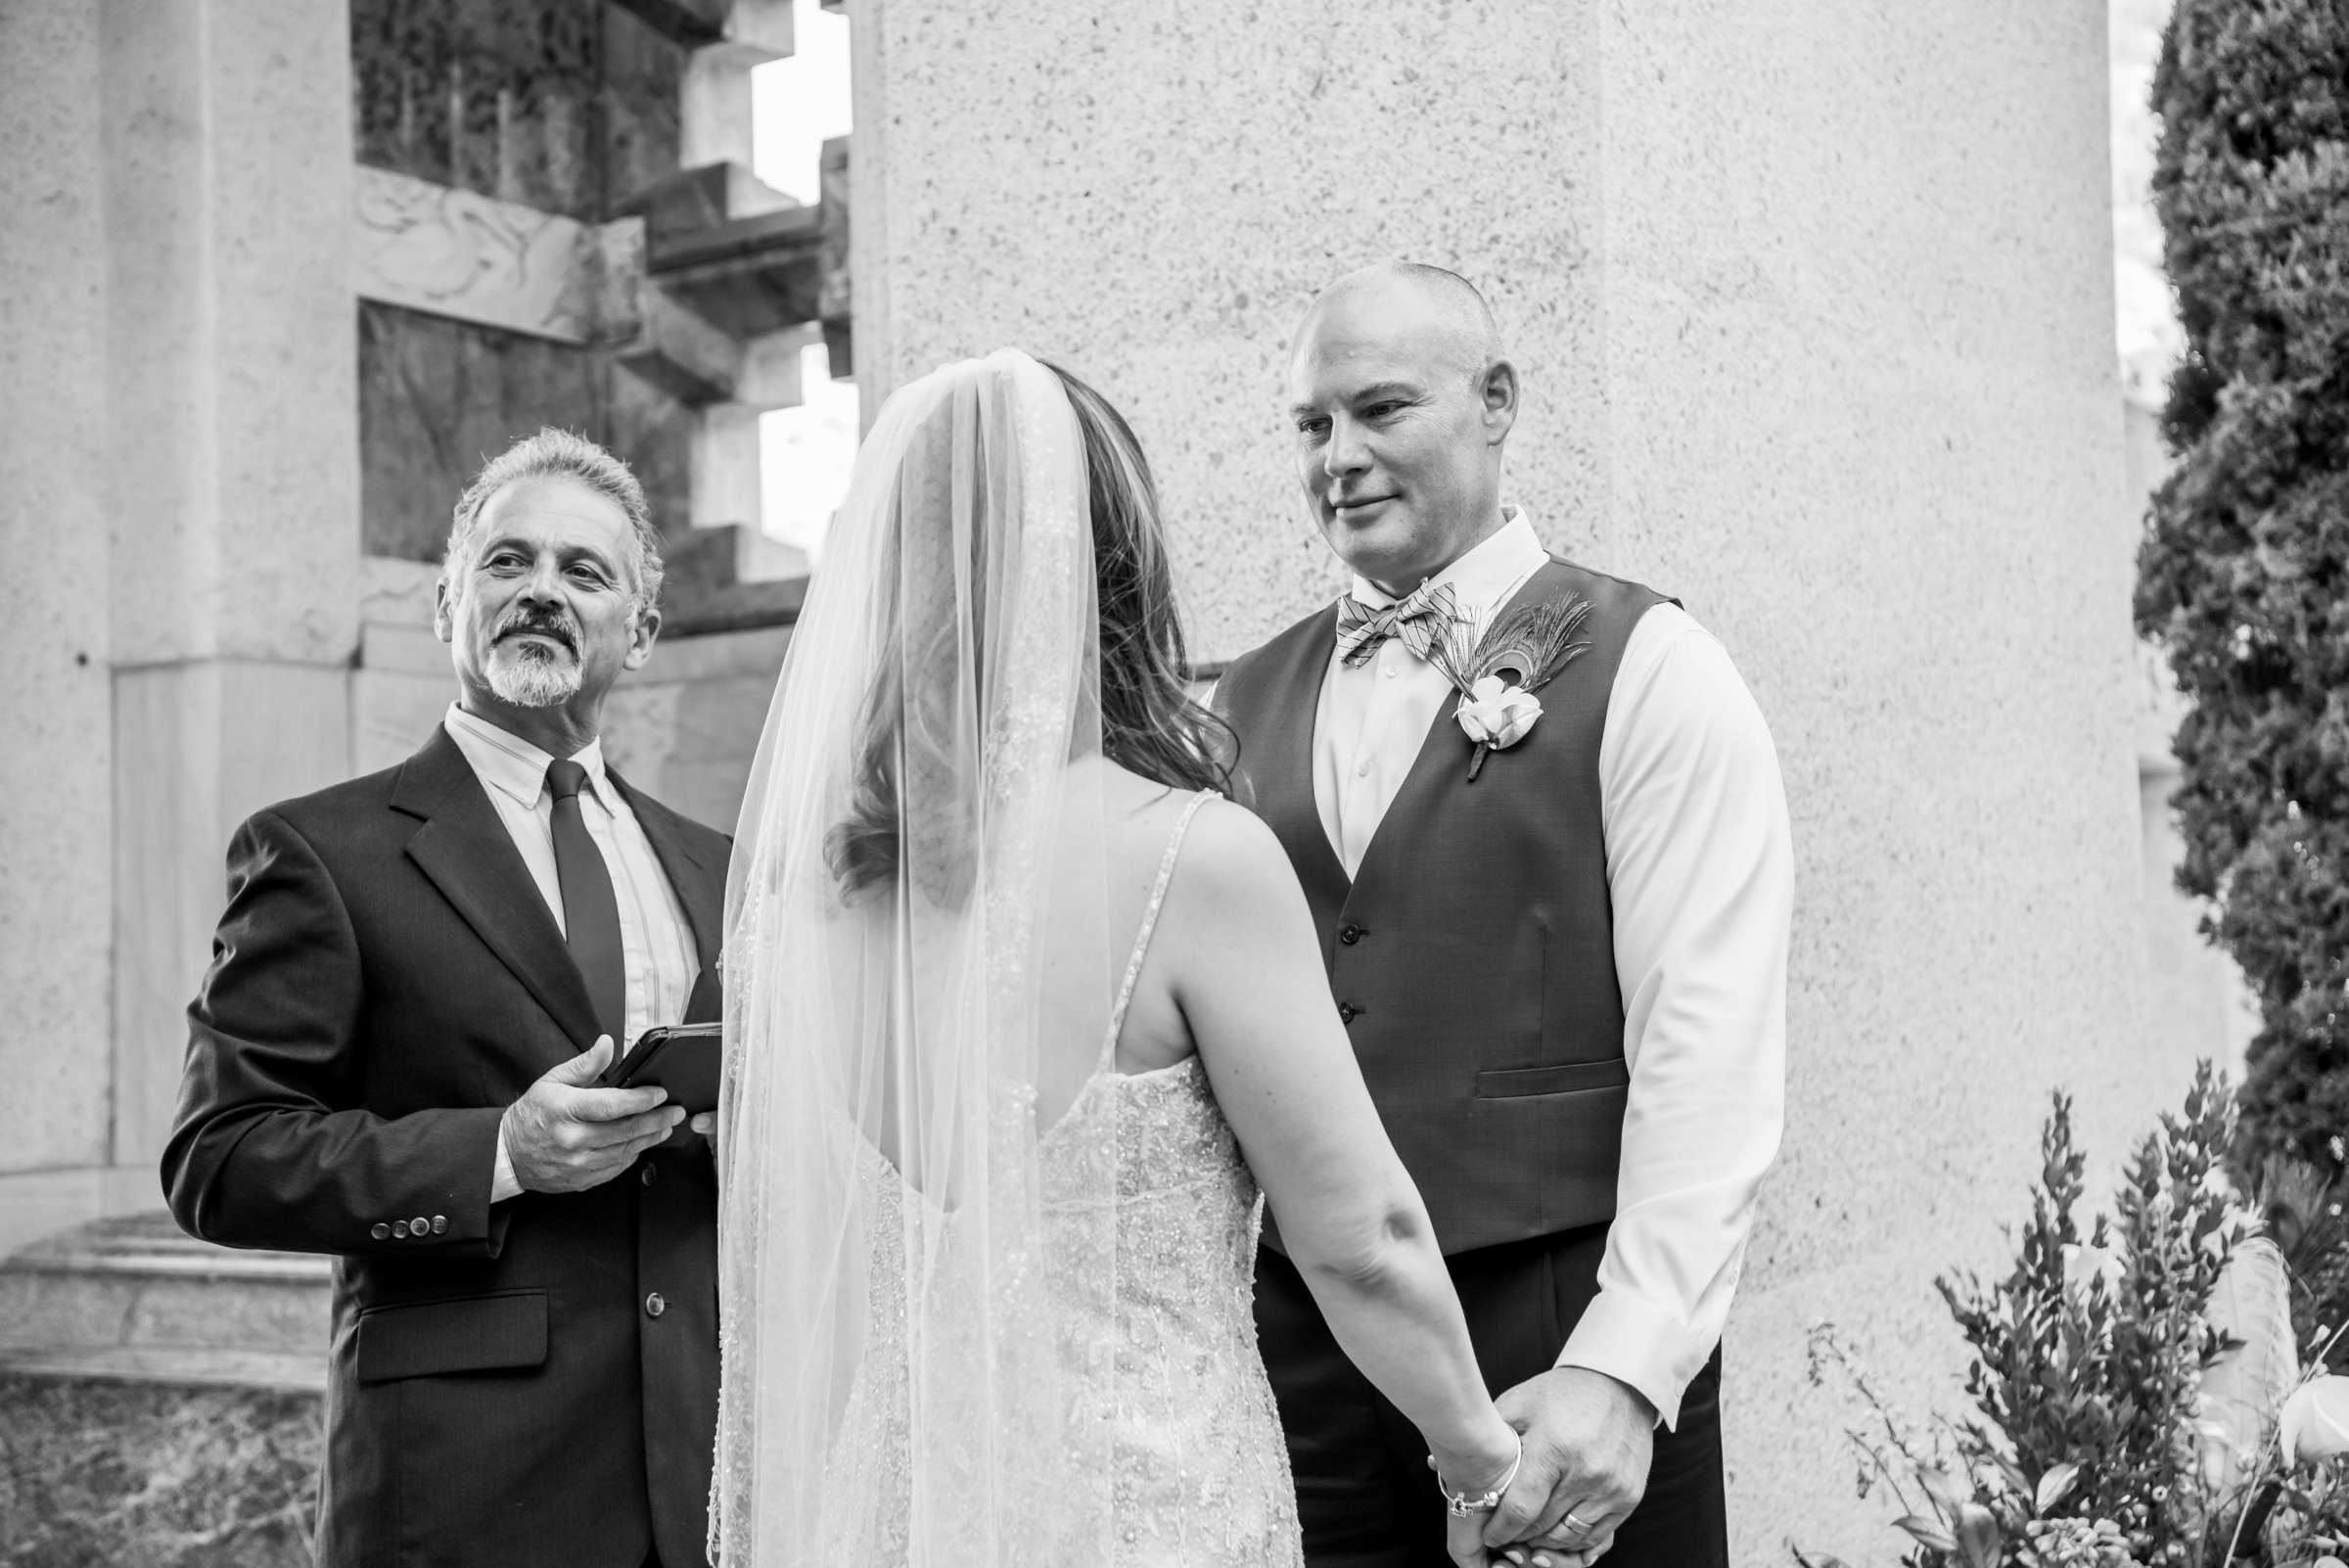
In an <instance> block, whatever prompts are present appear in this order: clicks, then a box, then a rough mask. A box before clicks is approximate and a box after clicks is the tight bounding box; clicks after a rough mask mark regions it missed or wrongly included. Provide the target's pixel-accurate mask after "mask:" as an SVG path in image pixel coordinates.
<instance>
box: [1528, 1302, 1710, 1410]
mask: <svg viewBox="0 0 2349 1568" xmlns="http://www.w3.org/2000/svg"><path fill="white" fill-rule="evenodd" d="M1694 1339H1695V1336H1694V1335H1692V1334H1691V1333H1690V1332H1689V1331H1688V1325H1687V1324H1685V1323H1683V1322H1681V1319H1680V1317H1679V1316H1678V1315H1677V1314H1673V1313H1669V1312H1666V1311H1664V1310H1663V1309H1661V1308H1659V1307H1656V1306H1653V1305H1652V1304H1650V1303H1648V1302H1644V1301H1641V1300H1639V1299H1638V1298H1637V1297H1635V1296H1629V1295H1626V1294H1624V1293H1623V1292H1621V1291H1610V1290H1602V1291H1600V1292H1599V1293H1598V1294H1597V1295H1596V1296H1595V1297H1593V1298H1592V1299H1591V1302H1590V1305H1589V1306H1588V1307H1586V1308H1584V1309H1583V1317H1582V1321H1580V1322H1578V1323H1576V1324H1575V1325H1574V1332H1573V1333H1571V1334H1569V1335H1567V1336H1566V1348H1565V1349H1564V1350H1562V1351H1560V1352H1559V1353H1558V1360H1557V1364H1558V1365H1560V1366H1582V1367H1587V1368H1589V1370H1591V1371H1593V1372H1604V1373H1605V1374H1606V1375H1607V1376H1609V1377H1611V1378H1613V1379H1615V1381H1617V1382H1618V1383H1621V1384H1623V1385H1624V1386H1625V1387H1627V1388H1630V1389H1632V1390H1634V1391H1635V1392H1636V1393H1638V1394H1640V1395H1641V1396H1643V1397H1644V1398H1645V1399H1646V1400H1647V1402H1648V1404H1650V1405H1653V1406H1654V1407H1656V1420H1657V1423H1658V1424H1659V1425H1662V1426H1668V1427H1674V1428H1676V1429H1677V1427H1678V1425H1679V1423H1680V1419H1681V1395H1683V1394H1685V1393H1687V1392H1688V1384H1689V1383H1690V1382H1691V1381H1692V1380H1693V1379H1694V1378H1695V1376H1696V1374H1697V1373H1698V1372H1700V1371H1702V1370H1703V1369H1704V1365H1705V1358H1707V1357H1708V1356H1711V1355H1712V1354H1713V1347H1712V1345H1711V1344H1709V1343H1708V1344H1705V1345H1702V1346H1699V1345H1697V1344H1695V1343H1694Z"/></svg>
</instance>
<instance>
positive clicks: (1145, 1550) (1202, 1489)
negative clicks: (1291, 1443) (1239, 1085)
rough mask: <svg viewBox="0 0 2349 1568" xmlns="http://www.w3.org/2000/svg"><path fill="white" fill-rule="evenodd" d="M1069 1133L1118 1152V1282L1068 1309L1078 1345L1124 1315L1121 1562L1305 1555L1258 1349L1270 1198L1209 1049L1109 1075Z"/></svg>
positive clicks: (1106, 1405) (1137, 1565)
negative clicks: (1233, 1122)
mask: <svg viewBox="0 0 2349 1568" xmlns="http://www.w3.org/2000/svg"><path fill="white" fill-rule="evenodd" d="M1080 1118H1082V1120H1080ZM1064 1129H1065V1130H1067V1132H1068V1134H1069V1136H1068V1137H1067V1138H1065V1139H1063V1138H1060V1137H1056V1138H1055V1139H1054V1141H1055V1142H1066V1143H1074V1142H1077V1141H1080V1140H1089V1139H1092V1138H1100V1139H1102V1140H1103V1141H1105V1142H1110V1143H1114V1146H1115V1151H1116V1152H1115V1157H1116V1159H1117V1162H1118V1168H1117V1198H1116V1200H1115V1202H1116V1213H1115V1215H1114V1216H1113V1217H1110V1218H1111V1220H1112V1221H1113V1222H1114V1225H1115V1234H1116V1246H1117V1250H1118V1268H1117V1274H1116V1279H1117V1288H1116V1290H1115V1292H1114V1293H1113V1294H1112V1295H1111V1296H1110V1297H1108V1298H1107V1299H1090V1300H1088V1299H1082V1298H1076V1299H1071V1298H1067V1297H1064V1298H1063V1300H1062V1303H1061V1305H1062V1308H1063V1310H1064V1311H1065V1312H1067V1313H1068V1314H1070V1316H1071V1318H1072V1321H1071V1323H1070V1324H1069V1325H1068V1326H1069V1328H1070V1329H1071V1330H1072V1331H1073V1334H1072V1337H1073V1338H1074V1339H1076V1340H1079V1341H1084V1342H1094V1341H1096V1340H1097V1339H1098V1336H1097V1335H1096V1334H1093V1333H1091V1332H1089V1331H1088V1326H1087V1321H1086V1320H1087V1319H1090V1320H1091V1322H1092V1325H1093V1326H1098V1325H1099V1323H1100V1322H1101V1320H1103V1319H1109V1320H1113V1321H1114V1335H1113V1337H1112V1343H1114V1344H1115V1345H1116V1347H1117V1349H1116V1365H1115V1368H1114V1371H1113V1374H1112V1376H1111V1378H1110V1379H1109V1382H1108V1385H1107V1387H1106V1388H1098V1387H1097V1390H1096V1392H1097V1395H1098V1396H1099V1397H1101V1398H1102V1405H1101V1407H1100V1409H1099V1411H1098V1412H1097V1413H1098V1418H1102V1419H1106V1420H1108V1421H1109V1422H1111V1423H1112V1430H1113V1432H1114V1434H1115V1436H1114V1447H1113V1457H1112V1474H1111V1475H1110V1477H1109V1482H1110V1488H1111V1505H1112V1527H1113V1529H1114V1531H1115V1538H1114V1542H1113V1547H1114V1553H1113V1557H1112V1561H1113V1562H1115V1563H1117V1564H1119V1565H1120V1568H1160V1565H1167V1568H1172V1565H1174V1564H1185V1565H1195V1568H1274V1565H1278V1568H1289V1565H1293V1564H1299V1563H1301V1562H1302V1561H1303V1557H1302V1555H1301V1548H1300V1546H1299V1538H1298V1528H1297V1499H1296V1492H1295V1485H1294V1483H1293V1482H1292V1480H1291V1479H1290V1475H1289V1455H1288V1449H1287V1446H1286V1444H1285V1442H1284V1440H1283V1438H1282V1436H1281V1429H1280V1417H1279V1414H1278V1413H1277V1411H1276V1410H1275V1409H1274V1407H1273V1404H1272V1389H1271V1385H1270V1384H1269V1383H1268V1382H1267V1380H1266V1377H1265V1366H1264V1360H1263V1358H1262V1357H1261V1355H1260V1354H1259V1352H1258V1350H1257V1343H1256V1316H1255V1278H1256V1242H1257V1232H1258V1230H1259V1228H1260V1226H1261V1223H1262V1221H1261V1216H1262V1211H1263V1199H1262V1198H1261V1197H1260V1196H1259V1195H1258V1193H1257V1189H1256V1182H1255V1180H1254V1179H1253V1178H1252V1177H1251V1176H1249V1174H1248V1168H1247V1166H1246V1165H1245V1164H1243V1163H1242V1162H1241V1159H1240V1152H1239V1146H1238V1145H1237V1143H1235V1142H1234V1141H1233V1138H1232V1135H1231V1129H1230V1128H1229V1127H1228V1126H1227V1125H1225V1123H1224V1121H1223V1116H1222V1113H1221V1111H1219V1110H1218V1109H1217V1108H1216V1101H1215V1096H1214V1094H1213V1093H1212V1092H1211V1091H1210V1089H1209V1087H1208V1082H1207V1074H1206V1073H1205V1072H1204V1071H1203V1070H1202V1069H1201V1067H1200V1063H1199V1058H1198V1057H1197V1056H1192V1057H1189V1058H1186V1059H1185V1060H1183V1061H1181V1062H1178V1063H1176V1064H1174V1066H1172V1067H1169V1068H1165V1069H1162V1070H1160V1071H1158V1072H1154V1073H1142V1074H1133V1075H1119V1074H1116V1073H1111V1074H1107V1075H1104V1076H1103V1077H1101V1078H1098V1079H1096V1080H1095V1081H1094V1083H1093V1084H1092V1085H1090V1086H1088V1088H1087V1089H1086V1091H1085V1095H1084V1097H1083V1098H1082V1100H1081V1101H1080V1103H1079V1104H1078V1105H1077V1106H1075V1107H1073V1108H1072V1111H1071V1115H1070V1118H1069V1119H1068V1120H1065V1121H1063V1122H1062V1123H1061V1124H1060V1126H1059V1127H1056V1128H1055V1129H1054V1130H1053V1131H1054V1133H1055V1134H1060V1133H1061V1132H1062V1131H1063V1130H1064ZM1050 1152H1051V1151H1050V1150H1049V1149H1048V1150H1047V1153H1050ZM1052 1170H1053V1166H1052V1165H1051V1164H1050V1163H1047V1165H1046V1167H1045V1172H1046V1183H1047V1185H1046V1192H1047V1197H1046V1202H1047V1204H1048V1205H1049V1204H1050V1202H1051V1199H1050V1195H1049V1194H1050V1180H1051V1173H1052ZM1087 1190H1091V1189H1089V1188H1088V1189H1087ZM1050 1212H1051V1214H1052V1220H1053V1222H1054V1228H1055V1229H1060V1228H1062V1227H1063V1226H1065V1227H1066V1228H1067V1230H1068V1231H1069V1232H1070V1233H1071V1234H1072V1235H1073V1236H1082V1235H1089V1234H1091V1233H1093V1230H1094V1221H1095V1219H1096V1218H1097V1217H1093V1216H1089V1215H1087V1214H1086V1213H1084V1212H1083V1209H1082V1208H1081V1207H1080V1208H1072V1209H1056V1210H1052V1211H1050ZM1080 1245H1082V1242H1081V1243H1080Z"/></svg>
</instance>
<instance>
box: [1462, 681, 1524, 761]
mask: <svg viewBox="0 0 2349 1568" xmlns="http://www.w3.org/2000/svg"><path fill="white" fill-rule="evenodd" d="M1541 716H1542V699H1541V698H1539V697H1537V696H1535V695H1534V694H1533V693H1532V692H1530V691H1527V690H1526V689H1525V688H1524V687H1522V686H1512V685H1509V684H1508V683H1507V682H1505V681H1503V680H1502V679H1501V678H1500V677H1499V676H1498V675H1487V676H1486V677H1485V678H1484V679H1482V680H1480V681H1478V682H1477V683H1476V684H1475V685H1474V686H1472V687H1470V688H1469V690H1468V695H1467V696H1466V697H1464V698H1462V699H1461V700H1460V728H1462V729H1464V730H1466V731H1467V732H1468V738H1469V739H1470V740H1472V741H1475V742H1476V743H1477V744H1479V745H1480V746H1490V747H1492V748H1493V749H1494V750H1495V751H1506V750H1507V749H1508V748H1509V747H1511V746H1514V745H1516V744H1517V743H1518V742H1519V741H1521V740H1523V739H1525V735H1526V731H1528V730H1530V729H1532V728H1533V727H1534V720H1535V719H1537V718H1540V717H1541Z"/></svg>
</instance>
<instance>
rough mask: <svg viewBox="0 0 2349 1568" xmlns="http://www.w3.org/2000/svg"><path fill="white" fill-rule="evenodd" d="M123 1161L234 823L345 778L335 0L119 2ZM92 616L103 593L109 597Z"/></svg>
mask: <svg viewBox="0 0 2349 1568" xmlns="http://www.w3.org/2000/svg"><path fill="white" fill-rule="evenodd" d="M96 9H98V10H99V11H100V14H101V16H102V18H103V27H104V37H103V45H104V80H103V89H104V99H105V111H106V113H105V121H106V127H107V128H106V132H105V138H104V143H103V159H104V172H105V178H104V193H105V219H106V242H107V267H106V270H105V280H106V285H105V294H104V305H103V312H102V314H101V316H100V317H99V319H100V320H101V321H102V323H103V327H104V331H105V335H106V367H107V383H106V391H107V398H106V410H105V419H104V439H105V440H106V442H107V456H106V461H105V463H104V465H103V466H104V469H105V473H106V477H107V487H106V492H105V498H106V507H107V512H108V516H109V518H110V520H111V525H112V530H111V547H112V552H113V554H112V569H111V572H110V584H111V589H112V592H111V597H110V600H108V601H102V603H108V604H110V605H111V612H112V635H113V642H114V647H113V660H114V665H115V686H114V699H115V701H114V708H115V721H114V731H115V736H114V739H115V784H114V792H115V803H114V805H115V843H116V845H117V849H118V854H117V856H116V861H115V986H114V1056H115V1062H114V1079H115V1102H114V1127H113V1146H112V1150H111V1158H112V1160H113V1161H114V1162H115V1163H116V1164H117V1165H122V1166H129V1167H134V1168H135V1167H137V1166H140V1165H144V1164H147V1163H149V1162H151V1161H152V1160H153V1158H154V1157H155V1155H156V1154H157V1153H158V1152H160V1150H161V1141H162V1134H163V1130H164V1126H165V1121H166V1118H167V1117H168V1114H169V1110H170V1106H171V1102H172V1098H173V1094H174V1091H175V1087H176V1083H177V1076H178V1064H179V1058H180V1053H181V1050H182V1047H183V1045H184V1043H185V1025H184V1022H183V1020H182V1017H181V1015H182V1012H183V1010H184V1009H185V1007H186V1005H187V1000H188V997H189V996H190V995H191V994H192V993H193V992H194V989H195V986H196V983H197V981H198V979H199V978H200V977H201V975H202V973H203V970H204V965H205V962H206V960H207V957H208V953H209V937H210V931H211V926H212V923H213V921H214V920H215V919H217V917H218V915H219V909H220V899H221V892H222V887H221V858H220V855H221V848H222V846H223V845H224V844H225V843H226V842H227V834H228V831H229V829H230V828H231V827H232V826H233V825H234V824H235V823H236V821H237V820H238V819H240V818H241V817H243V816H244V815H246V814H247V813H248V812H250V811H252V810H253V809H254V808H255V807H259V806H262V805H265V804H267V803H268V802H269V801H271V800H273V799H277V798H280V797H282V796H285V795H289V794H293V793H296V792H298V791H301V790H306V789H312V788H315V787H317V786H319V785H321V784H324V783H327V782H330V781H332V780H334V779H336V778H339V777H342V776H343V775H344V767H345V761H346V759H347V756H348V751H349V742H348V738H347V736H348V725H349V719H348V700H347V696H346V688H347V685H348V668H347V667H348V665H349V661H350V657H351V654H352V651H353V648H354V646H355V644H356V639H357V605H358V578H357V573H358V556H359V524H358V453H357V440H358V422H357V394H356V374H355V364H356V339H355V326H354V316H353V304H352V299H351V281H350V275H351V267H350V237H351V233H352V221H351V218H350V211H351V206H352V165H351V146H350V134H349V126H350V44H349V36H348V32H347V22H346V19H345V8H344V7H342V6H339V5H327V6H304V7H296V8H293V9H291V10H287V9H283V8H278V9H256V8H254V7H252V6H246V5H238V4H231V3H227V0H197V3H190V4H184V5H171V6H155V5H149V4H145V3H143V0H109V3H108V4H106V5H104V6H103V7H99V8H96ZM92 608H93V610H96V609H97V608H98V605H96V604H94V605H93V607H92Z"/></svg>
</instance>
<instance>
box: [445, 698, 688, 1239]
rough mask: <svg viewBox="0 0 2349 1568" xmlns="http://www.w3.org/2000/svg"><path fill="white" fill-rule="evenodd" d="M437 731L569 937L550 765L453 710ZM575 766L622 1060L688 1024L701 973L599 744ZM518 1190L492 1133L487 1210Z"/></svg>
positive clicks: (671, 894) (679, 908) (672, 898)
mask: <svg viewBox="0 0 2349 1568" xmlns="http://www.w3.org/2000/svg"><path fill="white" fill-rule="evenodd" d="M443 722H444V723H445V724H446V725H447V727H448V738H449V739H450V740H453V741H455V742H456V743H457V750H458V751H460V752H463V753H464V754H465V761H468V762H470V763H472V764H473V771H474V774H475V776H477V777H478V778H480V779H481V781H482V783H483V785H484V788H485V789H486V790H487V792H488V796H489V804H490V805H491V806H493V807H496V808H497V816H498V820H499V821H501V822H503V823H504V824H505V825H506V833H507V836H508V837H510V838H512V839H513V841H514V848H515V849H517V850H519V851H521V852H522V863H523V864H524V865H526V866H528V867H530V880H531V881H532V882H534V883H536V884H537V886H538V896H539V897H540V898H542V899H545V900H546V907H547V910H548V912H549V913H551V914H552V915H553V916H554V917H555V926H556V929H558V930H561V931H563V932H564V935H565V936H566V937H568V936H569V935H570V931H569V927H568V925H567V923H566V922H565V920H564V918H563V883H562V879H561V878H560V877H559V876H558V875H557V874H556V871H555V798H554V795H553V794H552V792H550V791H549V790H548V789H547V787H546V767H547V764H548V763H549V762H552V761H555V759H554V758H553V757H552V756H551V755H550V754H548V753H547V752H545V751H543V750H541V749H540V748H538V747H536V746H533V745H531V744H530V742H529V741H526V740H524V739H522V738H521V737H520V736H518V735H513V734H509V733H507V732H506V731H505V730H502V729H499V728H498V727H497V726H496V725H495V724H492V723H489V722H488V721H487V720H485V719H482V718H477V717H475V716H474V715H471V714H469V713H467V712H465V710H464V709H462V708H460V707H458V706H457V705H456V704H454V703H451V704H450V705H449V709H448V716H447V717H446V719H445V720H443ZM572 761H575V762H576V763H578V764H579V765H580V766H581V767H583V768H585V769H586V770H587V783H586V786H585V787H584V788H582V789H581V790H580V791H579V819H580V821H582V822H583V823H585V824H586V827H587V836H588V838H590V839H592V840H594V841H595V847H596V849H597V850H599V851H601V852H602V853H603V856H604V867H605V869H606V870H608V871H610V872H611V874H612V894H613V899H614V901H616V902H617V903H618V904H619V905H620V946H621V952H622V956H623V958H624V960H625V969H626V974H625V977H624V979H625V992H624V994H625V997H626V1001H625V1011H624V1014H623V1017H624V1020H625V1022H624V1027H625V1029H626V1031H627V1038H626V1039H621V1040H616V1041H614V1042H613V1043H614V1046H615V1048H616V1049H618V1050H622V1051H624V1050H626V1049H627V1047H628V1042H629V1041H630V1040H633V1039H634V1038H636V1037H637V1036H639V1035H641V1034H643V1033H644V1032H645V1031H646V1030H647V1029H650V1028H652V1027H653V1026H654V1025H655V1024H673V1023H675V1022H677V1021H678V1020H679V1019H681V1018H683V1017H684V1016H685V1007H686V1003H687V1002H688V1001H689V1000H690V999H691V998H692V996H693V983H694V981H695V980H696V979H697V978H699V976H700V974H701V967H702V965H701V956H700V954H699V952H698V951H697V950H696V949H695V947H694V945H693V928H692V927H691V926H689V925H688V924H687V923H686V920H685V909H684V906H683V905H682V904H680V903H678V902H677V894H676V890H675V889H674V888H672V887H670V886H669V885H668V873H667V872H665V871H663V870H662V869H661V859H660V856H658V855H657V854H655V853H653V846H652V843H651V841H650V840H648V839H646V838H645V836H644V828H643V827H642V826H641V825H640V824H639V823H638V822H637V820H636V813H635V812H634V811H632V810H630V809H629V808H628V803H627V801H626V799H625V798H623V797H622V795H621V793H620V791H619V790H617V789H615V788H613V786H612V780H611V778H610V776H609V775H607V774H606V773H605V772H604V743H603V741H602V739H601V738H600V737H599V738H597V739H595V740H592V741H589V742H588V743H587V747H586V749H585V750H584V751H581V752H578V753H576V755H575V756H574V757H573V758H572ZM521 1191H522V1184H521V1183H520V1182H519V1181H517V1180H516V1179H515V1177H514V1165H513V1162H512V1161H511V1160H510V1159H509V1158H508V1157H507V1155H506V1133H505V1129H504V1128H502V1127H501V1128H499V1129H498V1133H497V1169H496V1174H495V1177H494V1180H493V1182H492V1184H491V1187H490V1193H489V1201H490V1202H492V1203H499V1202H503V1201H504V1200H505V1199H507V1198H511V1197H513V1196H514V1195H516V1194H517V1193H519V1192H521Z"/></svg>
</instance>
